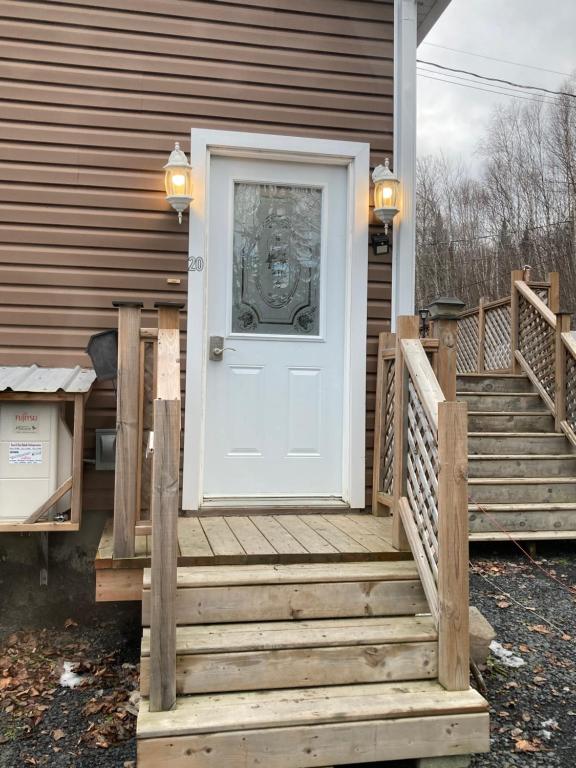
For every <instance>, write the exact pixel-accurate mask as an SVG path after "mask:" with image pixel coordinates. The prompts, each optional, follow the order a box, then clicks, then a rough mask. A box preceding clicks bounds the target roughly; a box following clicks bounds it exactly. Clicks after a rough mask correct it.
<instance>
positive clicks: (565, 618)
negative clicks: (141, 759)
mask: <svg viewBox="0 0 576 768" xmlns="http://www.w3.org/2000/svg"><path fill="white" fill-rule="evenodd" d="M537 563H538V564H539V565H540V566H541V567H542V568H544V569H545V570H547V571H550V572H551V573H552V575H554V576H555V577H556V578H557V579H558V580H559V581H560V582H561V583H560V584H559V583H557V582H555V581H554V580H553V579H551V578H549V577H548V576H546V575H544V574H543V573H542V572H541V571H540V570H539V569H538V567H537V566H536V565H534V564H532V563H530V562H529V561H528V560H527V559H526V558H525V557H524V556H523V555H522V554H520V553H519V552H518V551H517V550H514V549H513V548H512V547H511V546H507V547H501V548H499V549H495V550H493V551H490V550H489V549H487V548H486V547H485V546H484V547H482V548H477V549H476V550H475V551H474V552H473V554H472V571H471V602H472V604H474V605H476V606H477V607H478V608H479V609H480V610H481V611H482V613H484V615H485V616H486V617H487V618H488V620H489V621H490V622H491V623H492V625H493V626H494V628H495V630H496V639H497V641H498V642H500V643H501V644H502V646H503V647H504V648H505V649H507V650H510V651H512V653H513V654H514V655H515V656H517V657H519V658H520V659H522V661H523V662H524V664H523V665H522V666H520V667H518V668H509V667H507V666H505V665H504V664H503V662H502V661H501V660H499V659H496V658H494V657H491V659H490V660H489V663H488V666H487V668H486V669H485V670H484V679H485V682H486V685H487V688H488V698H489V701H490V709H491V712H490V716H491V738H492V751H491V753H490V754H489V755H479V756H477V757H475V758H473V761H472V766H473V768H480V767H482V768H513V767H514V768H515V767H517V766H534V767H535V768H536V767H537V766H538V767H543V766H545V767H546V768H574V766H575V765H576V758H575V756H574V755H575V752H576V694H575V692H576V640H575V637H576V625H575V621H574V615H575V611H574V608H575V601H576V596H575V595H574V594H571V593H570V592H569V591H568V585H572V586H574V585H576V554H575V549H574V547H573V546H569V545H565V546H564V545H555V546H554V547H551V546H545V545H541V546H539V549H538V557H537ZM71 583H72V581H71V577H70V574H69V573H68V572H67V571H66V570H65V569H61V570H56V571H54V572H51V575H50V587H49V589H48V590H40V589H39V588H38V587H37V573H34V572H30V570H27V571H26V570H22V569H10V568H8V567H7V566H6V565H5V564H3V565H2V566H1V567H0V768H16V766H18V767H20V766H27V765H37V766H43V765H49V764H54V765H57V766H58V767H59V768H60V767H62V768H124V766H126V768H132V766H133V761H134V760H135V751H136V750H135V740H134V715H133V711H134V705H133V704H132V703H131V702H130V699H129V696H130V693H131V692H133V691H134V690H136V689H137V687H138V668H137V663H138V659H139V649H140V625H139V606H137V605H133V604H123V605H121V606H116V605H106V604H104V605H96V604H95V603H94V583H93V578H89V577H83V578H80V577H78V578H77V579H75V580H74V589H73V592H74V594H73V595H71V594H70V591H71V590H70V585H71ZM15 584H18V588H17V589H15V588H14V585H15ZM8 586H10V588H8ZM518 603H521V604H522V606H524V607H520V606H519V605H518ZM529 609H532V610H529ZM64 661H71V662H75V663H76V667H75V669H76V671H77V672H78V673H79V674H80V675H81V676H82V677H83V680H84V684H83V685H82V686H81V687H78V688H74V689H70V688H63V687H61V686H60V685H59V684H58V680H59V678H60V675H61V673H62V669H63V667H62V664H63V662H64ZM22 670H26V672H23V671H22ZM10 676H11V677H12V685H10V684H8V685H6V683H3V681H5V680H6V679H7V678H8V677H10ZM382 765H383V766H385V767H386V768H408V767H409V766H410V765H411V763H409V762H405V763H394V764H392V763H385V764H382Z"/></svg>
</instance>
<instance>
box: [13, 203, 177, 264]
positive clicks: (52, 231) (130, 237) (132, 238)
mask: <svg viewBox="0 0 576 768" xmlns="http://www.w3.org/2000/svg"><path fill="white" fill-rule="evenodd" d="M166 215H167V216H168V215H169V214H166ZM75 223H76V224H77V225H78V227H77V228H76V229H74V228H72V227H68V228H66V227H63V226H53V227H41V226H32V225H28V226H17V225H16V224H15V223H12V224H11V225H8V223H6V224H5V225H3V224H1V223H0V242H4V243H18V244H21V243H29V244H30V245H63V246H87V247H91V248H107V247H108V248H110V247H111V248H128V249H130V250H133V251H173V252H176V253H181V254H183V255H185V254H186V251H187V238H186V237H181V236H180V237H179V236H178V235H176V234H175V233H167V234H165V235H164V234H159V235H158V234H156V233H154V232H140V233H138V232H135V231H122V230H113V229H112V230H109V231H106V230H98V229H92V230H89V229H81V224H82V222H81V221H80V216H78V217H77V219H76V222H75ZM52 224H54V225H57V224H59V216H58V214H57V212H56V211H54V216H53V219H52ZM166 226H169V225H166Z"/></svg>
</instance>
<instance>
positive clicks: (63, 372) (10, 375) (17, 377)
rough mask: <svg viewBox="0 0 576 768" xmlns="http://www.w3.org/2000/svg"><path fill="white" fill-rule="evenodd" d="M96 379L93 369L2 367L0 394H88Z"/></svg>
mask: <svg viewBox="0 0 576 768" xmlns="http://www.w3.org/2000/svg"><path fill="white" fill-rule="evenodd" d="M95 379H96V373H95V372H94V370H93V369H92V368H81V367H80V366H79V365H77V366H75V367H74V368H43V367H40V366H39V365H28V366H15V365H5V366H0V392H6V391H11V392H59V391H62V392H69V393H72V394H73V393H77V392H88V391H89V390H90V387H91V386H92V384H93V383H94V381H95Z"/></svg>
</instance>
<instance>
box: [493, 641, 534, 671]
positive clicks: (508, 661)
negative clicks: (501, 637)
mask: <svg viewBox="0 0 576 768" xmlns="http://www.w3.org/2000/svg"><path fill="white" fill-rule="evenodd" d="M490 650H491V651H492V653H493V654H494V656H496V657H497V658H498V659H500V661H501V662H502V664H504V666H505V667H512V669H516V668H518V667H523V666H524V664H526V662H525V661H524V659H522V658H521V657H520V656H515V655H514V654H513V653H512V651H509V650H508V649H507V648H503V647H502V646H501V645H500V643H497V642H496V640H492V642H491V643H490Z"/></svg>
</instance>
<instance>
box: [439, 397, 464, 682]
mask: <svg viewBox="0 0 576 768" xmlns="http://www.w3.org/2000/svg"><path fill="white" fill-rule="evenodd" d="M467 429H468V406H467V404H466V403H462V402H458V403H457V402H443V403H438V460H439V466H440V469H439V475H438V608H439V615H438V680H439V682H440V683H441V685H443V686H444V688H446V689H447V690H449V691H461V690H467V689H468V687H469V671H468V668H469V661H470V637H469V614H468V602H469V596H468V478H467V474H468V434H467Z"/></svg>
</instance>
